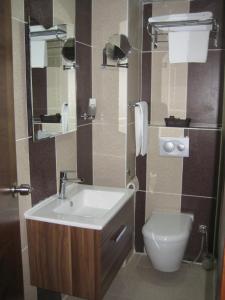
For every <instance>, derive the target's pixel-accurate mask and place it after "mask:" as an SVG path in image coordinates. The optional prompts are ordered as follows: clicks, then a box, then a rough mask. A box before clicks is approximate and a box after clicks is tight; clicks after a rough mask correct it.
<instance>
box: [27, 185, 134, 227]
mask: <svg viewBox="0 0 225 300" xmlns="http://www.w3.org/2000/svg"><path fill="white" fill-rule="evenodd" d="M133 194H134V190H130V189H122V188H111V187H101V186H92V185H85V184H71V185H70V186H68V187H67V190H66V196H67V198H66V199H65V200H61V199H59V198H58V195H53V196H51V197H49V198H47V199H45V200H43V201H41V202H40V203H39V204H37V205H35V206H34V207H32V208H31V209H29V210H28V211H26V212H25V214H24V216H25V218H26V219H29V220H36V221H43V222H48V223H55V224H62V225H69V226H75V227H81V228H90V229H97V230H101V229H102V228H103V227H104V226H105V225H106V224H107V223H108V222H109V221H110V220H111V219H112V218H113V216H114V215H115V214H116V213H117V212H118V211H119V210H120V209H121V208H122V207H123V206H124V204H125V203H126V202H127V201H128V200H129V199H130V197H132V195H133Z"/></svg>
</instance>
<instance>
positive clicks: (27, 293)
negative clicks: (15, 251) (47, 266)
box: [22, 248, 37, 300]
mask: <svg viewBox="0 0 225 300" xmlns="http://www.w3.org/2000/svg"><path fill="white" fill-rule="evenodd" d="M22 262H23V282H24V300H36V299H37V289H36V287H34V286H31V285H30V268H29V256H28V248H25V249H24V250H23V251H22Z"/></svg>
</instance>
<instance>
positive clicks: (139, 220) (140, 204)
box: [135, 191, 146, 252]
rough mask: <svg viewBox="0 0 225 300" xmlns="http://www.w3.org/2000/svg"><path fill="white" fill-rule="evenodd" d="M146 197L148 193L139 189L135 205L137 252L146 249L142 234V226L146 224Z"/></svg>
mask: <svg viewBox="0 0 225 300" xmlns="http://www.w3.org/2000/svg"><path fill="white" fill-rule="evenodd" d="M145 198H146V193H145V192H141V191H138V192H137V193H136V205H135V250H136V251H137V252H143V251H144V241H143V235H142V227H143V226H144V224H145Z"/></svg>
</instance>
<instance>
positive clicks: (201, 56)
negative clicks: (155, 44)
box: [148, 12, 213, 63]
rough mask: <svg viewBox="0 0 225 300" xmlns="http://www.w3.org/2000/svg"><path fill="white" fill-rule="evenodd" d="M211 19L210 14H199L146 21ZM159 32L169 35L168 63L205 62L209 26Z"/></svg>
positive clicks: (172, 28)
mask: <svg viewBox="0 0 225 300" xmlns="http://www.w3.org/2000/svg"><path fill="white" fill-rule="evenodd" d="M212 17H213V14H212V12H201V13H191V14H190V13H188V14H175V15H165V16H159V17H153V18H149V19H148V21H149V23H152V22H161V23H163V22H172V21H186V20H197V21H205V20H210V19H212ZM160 30H161V31H163V32H168V35H169V36H168V42H169V62H170V63H184V62H200V63H204V62H206V60H207V54H208V44H209V34H210V31H211V30H212V25H211V24H209V25H204V24H199V25H197V24H196V25H193V26H190V25H189V26H188V25H187V26H173V27H161V28H160Z"/></svg>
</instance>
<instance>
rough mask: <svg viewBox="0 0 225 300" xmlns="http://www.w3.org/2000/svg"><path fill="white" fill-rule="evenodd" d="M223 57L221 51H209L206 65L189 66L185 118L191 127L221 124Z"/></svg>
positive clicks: (191, 64)
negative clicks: (188, 120) (202, 124)
mask: <svg viewBox="0 0 225 300" xmlns="http://www.w3.org/2000/svg"><path fill="white" fill-rule="evenodd" d="M223 56H224V54H223V51H209V53H208V60H207V63H205V64H197V63H195V64H194V63H190V64H189V68H188V92H187V117H189V118H191V119H192V125H195V124H196V123H204V124H209V125H210V124H211V125H218V124H221V107H222V103H221V99H222V97H221V96H222V95H221V92H222V82H223V72H222V71H221V66H222V63H223V61H224V59H223ZM205 126H206V125H205Z"/></svg>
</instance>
